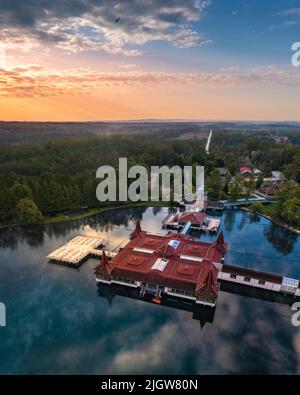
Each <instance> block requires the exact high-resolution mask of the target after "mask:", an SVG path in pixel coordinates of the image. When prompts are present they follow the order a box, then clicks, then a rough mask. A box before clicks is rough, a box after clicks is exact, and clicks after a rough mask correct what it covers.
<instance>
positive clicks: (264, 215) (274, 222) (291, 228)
mask: <svg viewBox="0 0 300 395" xmlns="http://www.w3.org/2000/svg"><path fill="white" fill-rule="evenodd" d="M240 209H241V210H243V211H247V212H248V213H252V214H256V215H259V216H260V217H263V218H266V219H268V220H269V221H271V222H272V223H273V224H275V225H278V226H281V227H282V228H284V229H286V230H289V231H290V232H293V233H295V234H297V235H300V230H298V229H295V228H293V227H292V226H289V225H287V224H285V223H283V222H280V221H279V220H277V219H274V218H272V217H270V216H269V215H267V214H263V213H260V212H258V211H253V210H250V209H249V208H247V207H241V208H240Z"/></svg>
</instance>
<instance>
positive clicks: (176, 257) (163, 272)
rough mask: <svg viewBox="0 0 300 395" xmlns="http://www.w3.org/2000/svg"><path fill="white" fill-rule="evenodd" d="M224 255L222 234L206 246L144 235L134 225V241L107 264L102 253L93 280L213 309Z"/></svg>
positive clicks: (175, 237)
mask: <svg viewBox="0 0 300 395" xmlns="http://www.w3.org/2000/svg"><path fill="white" fill-rule="evenodd" d="M226 251H227V243H225V241H224V237H223V233H221V234H220V235H219V237H218V238H217V240H216V241H215V242H213V243H207V242H200V241H196V240H194V239H193V238H192V237H190V236H186V235H182V234H178V233H177V234H174V233H172V232H170V233H168V234H167V235H159V234H153V233H148V232H145V231H143V230H142V229H141V227H140V226H139V225H137V227H136V231H135V234H134V237H133V238H132V239H131V240H130V241H129V243H128V244H127V245H126V246H125V247H124V248H123V249H122V250H121V251H120V252H119V253H118V254H117V255H116V256H115V257H114V258H113V259H112V260H111V261H110V262H109V261H108V259H107V256H106V253H105V252H104V250H103V253H102V259H101V262H100V263H99V265H98V266H97V267H96V268H95V274H96V280H97V281H98V282H100V283H105V284H112V283H115V284H119V285H123V286H125V287H131V288H136V289H137V290H138V291H139V292H140V294H141V295H142V296H147V295H149V296H150V297H153V298H160V297H162V296H163V295H171V296H172V297H177V298H181V299H182V298H183V299H187V300H189V301H194V302H195V303H196V304H202V305H205V306H208V307H214V306H215V304H216V301H217V297H218V293H219V283H218V281H217V279H218V273H219V271H220V270H221V269H222V267H223V261H224V255H225V254H226Z"/></svg>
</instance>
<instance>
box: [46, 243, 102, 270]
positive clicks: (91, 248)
mask: <svg viewBox="0 0 300 395" xmlns="http://www.w3.org/2000/svg"><path fill="white" fill-rule="evenodd" d="M103 246H104V239H100V238H97V237H92V236H76V237H74V238H73V239H72V240H70V241H69V242H68V243H66V244H64V245H63V246H62V247H60V248H58V249H57V250H55V251H53V252H51V253H50V254H49V255H48V256H47V258H48V259H50V260H51V261H52V262H56V263H61V264H65V265H72V266H79V265H81V264H82V263H83V261H85V260H86V259H88V258H89V257H92V256H96V257H99V256H100V255H101V253H102V252H101V248H102V247H103Z"/></svg>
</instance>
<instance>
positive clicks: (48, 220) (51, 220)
mask: <svg viewBox="0 0 300 395" xmlns="http://www.w3.org/2000/svg"><path fill="white" fill-rule="evenodd" d="M137 207H172V206H171V205H170V204H169V203H168V202H137V203H132V202H131V203H130V204H123V205H118V206H104V207H101V208H99V209H95V208H94V209H89V210H88V211H87V212H85V213H82V214H79V215H74V216H70V217H65V214H63V213H61V214H57V215H55V216H53V217H49V216H45V217H44V219H43V220H42V221H41V222H38V223H35V224H21V223H10V224H0V230H1V229H7V228H14V227H17V226H35V225H48V224H58V223H63V222H68V221H77V220H80V219H84V218H88V217H92V216H93V215H96V214H99V213H102V212H106V211H111V210H118V209H122V208H125V209H126V208H127V209H130V208H137Z"/></svg>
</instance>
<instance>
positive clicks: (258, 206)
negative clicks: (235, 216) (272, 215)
mask: <svg viewBox="0 0 300 395" xmlns="http://www.w3.org/2000/svg"><path fill="white" fill-rule="evenodd" d="M250 210H252V211H254V212H255V213H261V212H263V210H264V205H263V204H262V203H261V202H254V203H252V204H251V205H250Z"/></svg>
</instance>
